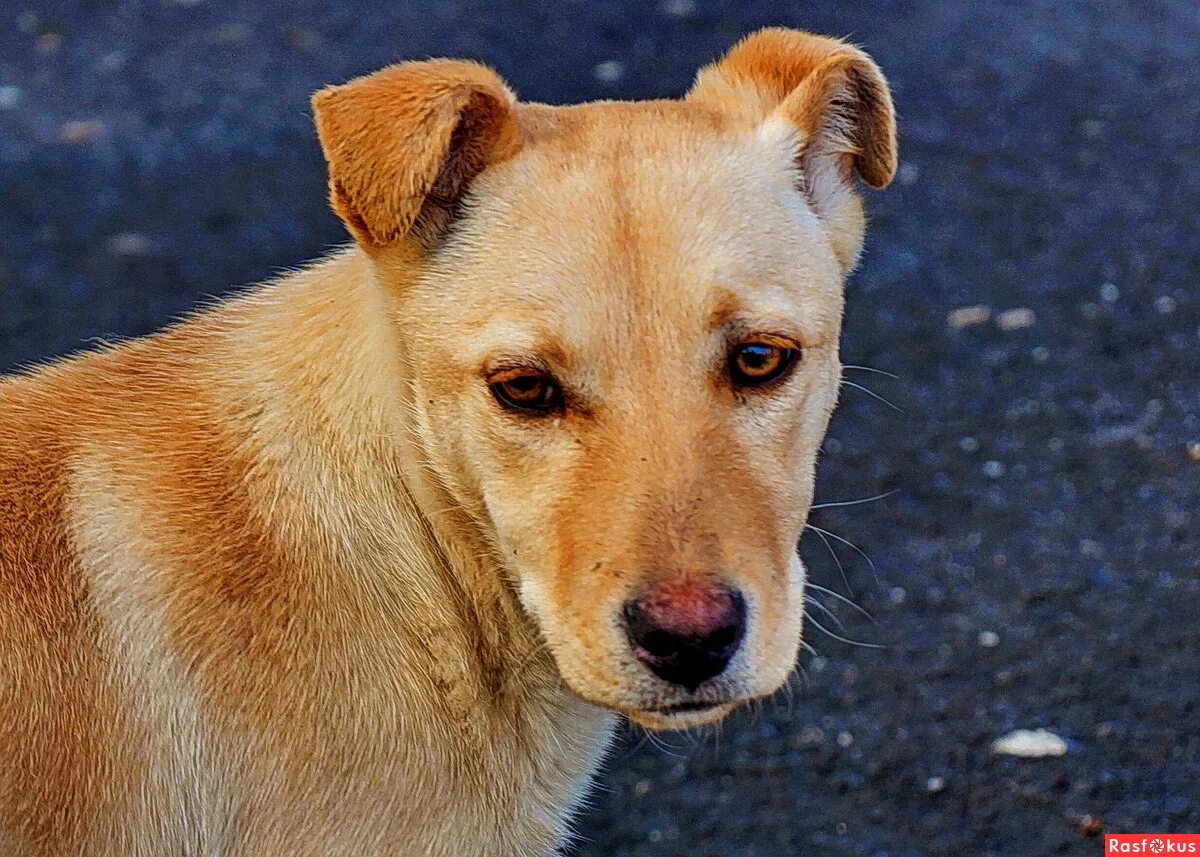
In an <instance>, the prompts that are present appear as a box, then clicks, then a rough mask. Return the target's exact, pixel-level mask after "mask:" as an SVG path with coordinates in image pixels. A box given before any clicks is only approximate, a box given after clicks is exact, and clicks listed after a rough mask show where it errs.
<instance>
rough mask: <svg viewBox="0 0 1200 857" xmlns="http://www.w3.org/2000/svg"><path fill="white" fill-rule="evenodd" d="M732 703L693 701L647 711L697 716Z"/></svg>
mask: <svg viewBox="0 0 1200 857" xmlns="http://www.w3.org/2000/svg"><path fill="white" fill-rule="evenodd" d="M731 701H732V700H729V699H692V700H687V701H685V702H676V703H673V704H671V705H663V706H660V707H658V708H647V709H646V711H647V712H650V713H653V714H695V713H697V712H701V711H712V710H713V709H714V708H720V707H721V706H723V705H728V704H729V703H730V702H731Z"/></svg>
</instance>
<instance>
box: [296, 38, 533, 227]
mask: <svg viewBox="0 0 1200 857" xmlns="http://www.w3.org/2000/svg"><path fill="white" fill-rule="evenodd" d="M515 101H516V99H515V98H514V96H513V94H512V92H510V91H509V89H508V87H507V86H505V84H504V81H503V80H501V79H500V77H499V76H498V75H497V74H496V73H495V72H493V71H492V70H491V69H488V68H486V67H484V66H481V65H478V64H477V63H472V62H461V61H456V60H429V61H426V62H410V63H402V64H400V65H395V66H391V67H390V68H386V69H384V70H382V71H379V72H376V73H375V74H371V75H368V76H366V77H360V78H358V79H356V80H352V81H350V82H349V83H347V84H344V85H342V86H331V87H328V88H326V89H323V90H321V91H320V92H318V93H316V95H314V96H313V99H312V105H313V113H314V114H315V116H316V122H317V136H318V137H319V138H320V140H321V147H322V149H324V151H325V159H326V160H327V161H328V163H329V195H330V204H331V205H332V207H333V210H334V212H336V213H337V215H338V217H340V218H341V219H342V221H343V222H345V224H346V226H347V228H348V229H349V230H350V233H351V234H352V235H353V236H354V238H355V240H356V241H358V243H359V244H360V245H362V246H363V247H364V248H379V247H384V246H387V245H389V244H392V243H394V242H396V241H399V240H400V239H402V238H404V237H405V236H412V237H414V238H416V239H418V240H420V241H423V242H426V241H429V240H432V239H434V238H436V236H437V235H440V234H441V233H442V232H443V231H444V230H445V228H446V227H447V226H448V225H449V223H450V221H451V219H452V218H453V216H454V213H455V208H456V206H457V204H458V202H459V201H460V200H461V198H462V196H463V194H464V193H465V192H466V190H467V188H468V186H469V184H470V182H471V181H472V180H473V179H474V178H475V177H476V176H478V175H479V173H480V172H482V171H483V170H484V168H485V167H487V166H489V165H490V164H493V163H496V162H498V161H501V160H503V159H505V158H507V157H509V156H511V155H513V154H515V153H516V151H517V149H518V148H519V133H518V130H517V124H516V120H515V118H514V116H513V108H514V104H515Z"/></svg>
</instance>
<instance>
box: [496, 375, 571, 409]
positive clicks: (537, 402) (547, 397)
mask: <svg viewBox="0 0 1200 857" xmlns="http://www.w3.org/2000/svg"><path fill="white" fill-rule="evenodd" d="M488 386H489V387H490V388H491V391H492V395H493V396H495V397H496V401H498V402H499V403H500V404H501V405H503V406H504V407H506V408H511V409H512V410H515V411H524V412H526V413H531V414H548V413H551V412H553V411H558V410H561V409H562V405H563V395H562V389H561V388H560V387H559V386H558V382H556V381H555V380H554V379H553V378H552V377H550V376H549V375H547V374H545V373H543V372H538V371H537V370H536V369H513V370H511V371H508V372H501V373H500V374H499V375H495V376H493V377H492V378H491V380H490V381H489V383H488Z"/></svg>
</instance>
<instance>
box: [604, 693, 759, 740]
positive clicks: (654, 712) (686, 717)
mask: <svg viewBox="0 0 1200 857" xmlns="http://www.w3.org/2000/svg"><path fill="white" fill-rule="evenodd" d="M739 704H740V702H739V701H737V700H735V701H732V702H720V703H715V704H712V705H707V706H705V707H703V708H681V707H676V708H659V709H644V710H643V709H630V710H622V711H621V713H622V714H624V715H625V717H626V718H628V719H629V721H630V722H631V723H635V724H637V725H638V726H641V727H643V728H645V729H650V730H652V731H654V732H679V731H682V730H685V729H695V728H697V727H700V726H711V725H712V724H714V723H718V722H720V721H721V720H724V719H725V718H726V717H727V716H728V715H729V714H730V712H732V711H733V710H734V709H735V708H737V707H738V705H739Z"/></svg>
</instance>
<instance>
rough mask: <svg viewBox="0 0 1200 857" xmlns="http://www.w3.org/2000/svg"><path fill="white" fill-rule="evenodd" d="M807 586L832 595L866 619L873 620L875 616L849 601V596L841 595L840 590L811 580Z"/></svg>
mask: <svg viewBox="0 0 1200 857" xmlns="http://www.w3.org/2000/svg"><path fill="white" fill-rule="evenodd" d="M808 587H809V588H810V589H815V590H817V591H818V592H824V593H825V594H826V595H831V596H833V597H834V598H836V599H837V600H838V601H841V602H842V603H843V604H845V605H847V606H848V607H851V608H853V609H855V610H857V611H858V612H859V613H861V614H862V615H864V616H866V617H867V618H868V619H870V620H871V621H872V622H874V621H875V617H874V616H872V615H871V614H870V613H869V612H867V611H866V610H865V609H863V608H862V607H861V606H860V605H859V604H857V603H855V602H854V601H851V600H850V599H849V598H847V597H846V596H845V595H842V593H840V592H836V591H834V590H832V589H830V588H829V587H827V586H821V584H819V583H813V582H812V581H809V583H808Z"/></svg>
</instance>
